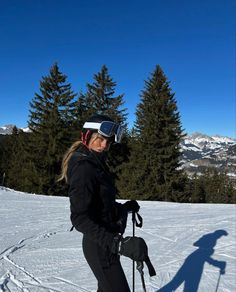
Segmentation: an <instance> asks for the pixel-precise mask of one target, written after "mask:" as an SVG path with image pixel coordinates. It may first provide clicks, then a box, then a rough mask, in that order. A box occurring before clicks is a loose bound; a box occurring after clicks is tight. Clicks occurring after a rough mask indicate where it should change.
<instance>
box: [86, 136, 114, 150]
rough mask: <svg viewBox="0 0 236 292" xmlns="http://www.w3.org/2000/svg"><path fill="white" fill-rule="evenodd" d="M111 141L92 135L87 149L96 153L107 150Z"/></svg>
mask: <svg viewBox="0 0 236 292" xmlns="http://www.w3.org/2000/svg"><path fill="white" fill-rule="evenodd" d="M110 144H111V141H110V140H109V139H108V138H105V137H103V136H102V135H100V134H97V133H94V134H93V135H92V137H91V139H90V141H89V144H88V148H89V149H90V150H93V151H96V152H103V151H107V150H109V147H110Z"/></svg>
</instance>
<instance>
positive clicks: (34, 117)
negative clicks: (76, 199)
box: [28, 64, 77, 195]
mask: <svg viewBox="0 0 236 292" xmlns="http://www.w3.org/2000/svg"><path fill="white" fill-rule="evenodd" d="M66 79H67V76H66V75H64V74H62V73H61V72H60V71H59V67H58V65H57V64H54V65H53V66H52V67H51V69H50V73H49V75H48V76H45V77H43V78H42V81H41V82H40V94H38V93H36V94H35V97H34V99H33V100H32V102H31V103H30V107H31V109H30V116H29V128H30V130H31V131H32V133H31V135H30V142H29V147H28V148H29V151H28V153H29V161H31V162H32V163H31V166H30V169H29V172H30V171H32V172H33V173H37V179H36V180H35V177H31V183H32V186H33V187H34V188H35V192H37V193H43V194H49V195H55V194H63V193H64V188H63V187H62V185H60V184H58V183H56V176H57V175H58V174H59V173H60V165H61V160H62V156H63V154H64V153H65V151H66V149H67V148H68V147H69V145H70V144H71V142H72V136H73V132H74V129H75V124H76V122H77V120H76V113H77V109H76V106H77V103H76V102H75V101H74V98H75V96H76V94H74V93H73V92H72V90H71V85H70V84H69V83H66ZM29 176H30V174H29Z"/></svg>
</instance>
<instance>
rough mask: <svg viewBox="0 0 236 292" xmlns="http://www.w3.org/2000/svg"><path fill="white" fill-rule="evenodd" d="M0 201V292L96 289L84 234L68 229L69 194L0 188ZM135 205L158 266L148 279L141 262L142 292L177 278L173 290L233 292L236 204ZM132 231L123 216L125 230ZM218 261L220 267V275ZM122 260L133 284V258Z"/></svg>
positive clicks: (139, 233) (235, 284) (235, 280)
mask: <svg viewBox="0 0 236 292" xmlns="http://www.w3.org/2000/svg"><path fill="white" fill-rule="evenodd" d="M0 202H1V204H0V232H1V236H0V291H8V292H9V291H10V292H16V291H22V292H29V291H30V292H31V291H32V292H41V291H42V292H46V291H48V292H56V291H57V292H79V291H81V292H82V291H90V292H91V291H96V280H95V278H94V276H93V274H92V273H91V271H90V269H89V268H88V265H87V263H86V261H85V260H84V258H83V253H82V247H81V239H82V236H81V234H80V233H79V232H77V231H73V232H70V231H69V230H70V227H71V224H70V221H69V215H70V214H69V202H68V198H65V197H48V196H40V195H30V194H25V193H20V192H16V191H13V190H9V189H0ZM140 205H141V211H140V214H141V215H142V216H143V219H144V226H143V228H142V229H141V230H137V229H136V235H137V236H142V237H143V238H145V240H146V242H147V244H148V246H149V255H150V258H151V260H152V262H153V264H154V266H155V268H156V271H157V276H155V277H153V278H150V277H149V276H148V273H147V269H146V267H145V269H144V272H145V280H146V284H147V291H152V292H154V291H155V292H156V291H158V290H159V289H160V288H161V287H163V286H164V285H165V284H167V283H168V282H169V281H171V280H173V279H174V277H175V275H176V277H175V282H176V283H177V286H179V287H178V288H177V290H176V291H184V290H183V284H181V281H179V280H180V279H184V280H185V281H186V283H187V284H188V285H190V287H192V288H190V289H191V291H189V290H188V292H194V291H196V289H195V290H194V288H193V283H194V281H195V282H197V285H199V288H198V290H197V291H198V292H205V291H207V292H215V291H216V287H217V285H218V290H217V291H218V292H234V291H236V205H207V204H206V205H201V204H195V205H191V204H176V203H165V202H162V203H161V202H140ZM217 230H221V231H218V232H216V231H217ZM131 234H132V224H131V218H129V220H128V227H127V232H126V235H131ZM199 239H201V240H199ZM194 244H195V245H194ZM222 261H223V262H225V263H226V272H225V274H224V275H221V277H220V278H219V267H218V264H219V263H221V262H222ZM217 263H218V264H217ZM122 264H123V267H124V270H125V273H126V276H127V279H128V281H129V283H130V286H131V283H132V262H131V261H130V260H129V259H128V258H125V257H122ZM181 267H182V268H181ZM180 268H181V269H180ZM178 271H179V272H178ZM177 272H178V273H177ZM200 276H201V278H200V279H199V278H198V277H200ZM191 285H192V286H191ZM139 291H140V292H141V291H142V286H141V281H140V277H139V274H138V273H136V292H139ZM161 291H169V290H166V289H165V290H161ZM121 292H122V291H121ZM185 292H186V291H185Z"/></svg>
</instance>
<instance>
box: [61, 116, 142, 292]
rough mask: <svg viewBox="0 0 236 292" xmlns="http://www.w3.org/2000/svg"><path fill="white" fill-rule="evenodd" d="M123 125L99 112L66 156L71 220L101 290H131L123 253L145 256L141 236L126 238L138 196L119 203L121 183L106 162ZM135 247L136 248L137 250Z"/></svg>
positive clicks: (118, 141)
mask: <svg viewBox="0 0 236 292" xmlns="http://www.w3.org/2000/svg"><path fill="white" fill-rule="evenodd" d="M121 138H122V128H121V126H120V125H119V124H117V123H115V122H113V121H112V120H111V119H110V118H109V117H107V116H103V115H93V116H92V117H91V118H90V119H89V120H88V121H87V122H86V123H85V124H84V126H83V129H82V136H81V141H78V142H75V143H74V144H73V145H72V146H71V148H70V149H69V150H68V152H67V153H66V155H65V157H64V159H63V167H62V176H61V179H63V178H65V180H66V182H67V183H68V184H69V197H70V209H71V222H72V225H73V227H75V229H76V230H78V231H80V232H82V233H83V242H82V246H83V252H84V256H85V258H86V260H87V262H88V264H89V266H90V268H91V269H92V271H93V273H94V275H95V277H96V279H97V281H98V291H99V292H101V291H102V292H116V291H117V292H129V291H130V289H129V286H128V283H127V280H126V277H125V274H124V272H123V269H122V267H121V264H120V256H119V255H120V254H123V255H125V256H128V257H130V258H131V259H133V260H140V259H141V260H143V258H144V257H145V255H146V254H145V243H144V241H143V240H142V239H141V238H137V237H132V238H130V237H126V238H123V237H122V234H123V233H124V230H125V227H126V221H127V214H128V212H132V211H134V212H138V210H139V205H138V203H137V202H136V201H128V202H126V203H124V204H120V203H117V202H116V201H115V197H116V195H117V189H116V187H115V184H114V180H113V178H112V175H111V173H110V172H109V169H108V167H107V165H106V162H105V160H106V154H107V151H108V150H109V148H110V145H111V144H112V143H114V142H116V143H120V142H121ZM134 250H135V254H134V252H133V251H134Z"/></svg>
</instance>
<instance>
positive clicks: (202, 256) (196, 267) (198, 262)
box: [156, 230, 228, 292]
mask: <svg viewBox="0 0 236 292" xmlns="http://www.w3.org/2000/svg"><path fill="white" fill-rule="evenodd" d="M227 235H228V233H227V232H226V231H225V230H216V231H215V232H212V233H208V234H205V235H203V236H202V237H201V238H199V240H197V241H196V242H195V243H194V244H193V245H194V246H197V247H198V249H197V250H195V251H194V252H193V253H191V254H190V255H189V256H188V257H187V258H186V259H185V261H184V263H183V265H182V266H181V267H180V269H179V270H178V272H177V273H176V275H175V276H174V278H173V279H172V280H171V281H170V282H169V283H167V284H166V285H165V286H164V287H162V288H160V289H159V290H157V291H156V292H171V291H175V290H176V289H177V288H178V287H179V286H180V285H181V284H182V283H184V289H183V292H197V290H198V286H199V283H200V280H201V276H202V273H203V269H204V264H205V262H207V263H208V264H210V265H212V266H215V267H217V268H219V269H220V275H222V274H224V273H225V267H226V262H225V261H217V260H214V259H213V258H212V255H213V253H214V247H215V245H216V242H217V240H218V239H219V238H220V237H221V236H227ZM220 275H219V277H218V281H217V283H216V291H217V290H218V286H219V280H220Z"/></svg>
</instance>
